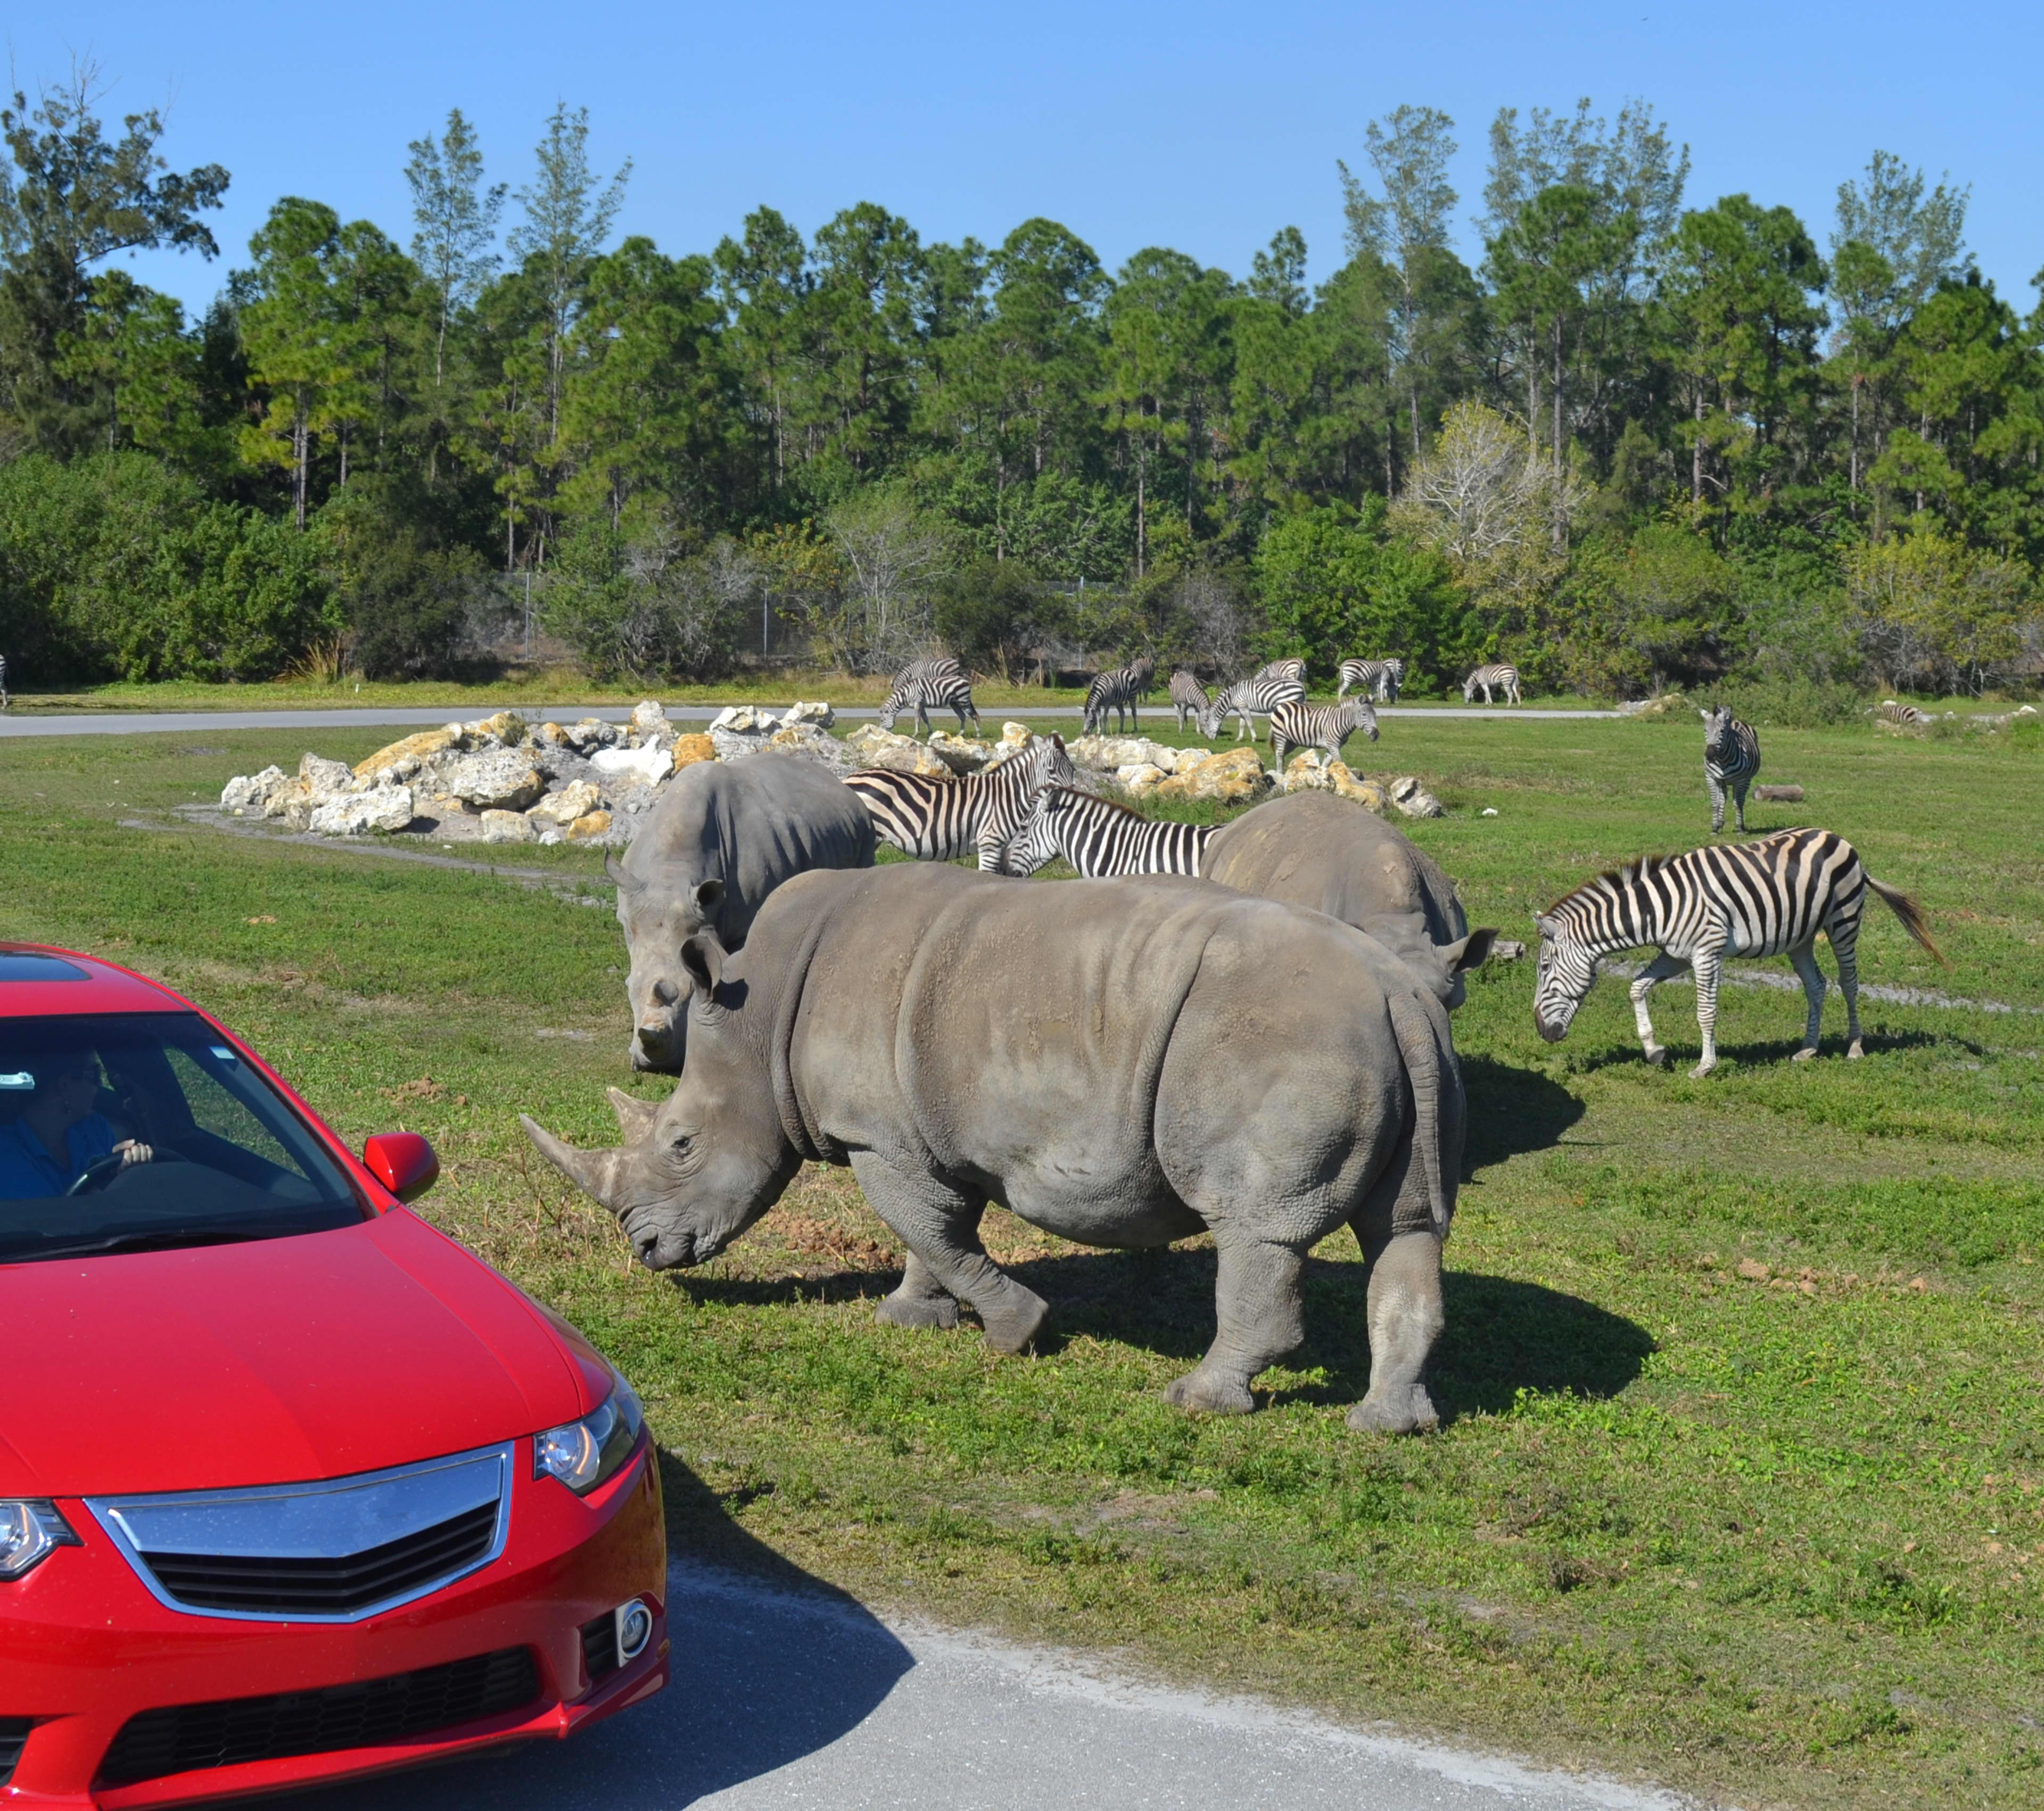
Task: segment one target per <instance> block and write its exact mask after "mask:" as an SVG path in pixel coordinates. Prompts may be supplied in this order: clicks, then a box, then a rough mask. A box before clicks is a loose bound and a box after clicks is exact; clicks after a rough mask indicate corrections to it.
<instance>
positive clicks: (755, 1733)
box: [298, 1569, 1680, 1811]
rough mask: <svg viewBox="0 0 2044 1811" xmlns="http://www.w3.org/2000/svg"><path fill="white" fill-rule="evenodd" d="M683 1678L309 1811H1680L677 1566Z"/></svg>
mask: <svg viewBox="0 0 2044 1811" xmlns="http://www.w3.org/2000/svg"><path fill="white" fill-rule="evenodd" d="M672 1586H673V1589H672V1594H671V1596H670V1604H671V1605H672V1615H671V1620H670V1632H671V1636H672V1639H673V1641H674V1656H675V1666H674V1683H673V1685H672V1686H670V1688H669V1689H668V1690H667V1691H666V1692H664V1693H663V1694H661V1695H660V1696H659V1697H658V1698H653V1699H651V1700H650V1701H649V1702H647V1703H646V1704H644V1705H640V1706H639V1707H637V1708H636V1709H632V1710H629V1711H627V1712H625V1713H623V1714H622V1715H621V1716H619V1717H616V1718H614V1719H613V1721H610V1722H609V1723H606V1724H603V1725H599V1726H598V1727H597V1728H596V1729H592V1730H590V1731H588V1732H586V1733H585V1734H583V1735H582V1736H578V1737H577V1738H576V1739H575V1740H574V1741H572V1742H569V1743H565V1744H561V1745H559V1746H558V1747H555V1746H553V1745H551V1744H549V1745H546V1746H544V1747H542V1746H534V1747H532V1748H525V1749H521V1750H518V1751H516V1752H513V1753H511V1754H509V1755H505V1756H503V1757H501V1758H499V1759H494V1760H478V1761H473V1762H470V1763H466V1764H464V1765H462V1766H459V1767H447V1768H442V1769H440V1770H437V1771H433V1772H431V1773H428V1774H423V1775H408V1776H400V1777H398V1778H389V1779H382V1780H378V1781H376V1782H372V1783H369V1784H366V1785H363V1786H355V1787H351V1788H347V1789H344V1790H332V1791H328V1792H323V1793H320V1794H315V1795H313V1796H312V1797H309V1798H301V1799H300V1800H298V1804H299V1805H302V1806H304V1807H305V1808H306V1811H680V1808H681V1807H682V1806H701V1807H705V1808H706V1811H709V1808H714V1811H866V1808H878V1807H882V1806H886V1807H903V1808H914V1811H925V1808H927V1807H929V1806H932V1805H942V1806H944V1807H946V1808H947V1811H1046V1808H1047V1807H1051V1806H1066V1805H1071V1806H1103V1807H1106V1806H1112V1807H1113V1808H1114V1811H1208V1808H1212V1811H1247V1808H1250V1807H1255V1808H1258V1811H1294V1808H1297V1811H1308V1808H1310V1811H1323V1808H1325V1811H1335V1807H1340V1808H1342V1811H1500V1807H1504V1806H1510V1807H1513V1808H1515V1811H1592V1808H1596V1811H1650V1808H1652V1811H1673V1808H1674V1807H1676V1806H1677V1804H1678V1803H1679V1802H1680V1801H1677V1799H1675V1798H1673V1797H1672V1796H1670V1795H1669V1794H1662V1793H1659V1792H1654V1791H1647V1790H1639V1789H1636V1788H1634V1787H1630V1786H1619V1785H1617V1784H1615V1783H1612V1782H1605V1781H1600V1780H1596V1779H1584V1778H1577V1777H1573V1776H1570V1775H1561V1774H1555V1773H1548V1772H1543V1771H1535V1770H1533V1769H1531V1768H1529V1767H1523V1766H1520V1765H1519V1764H1517V1763H1512V1762H1510V1761H1502V1760H1497V1759H1489V1758H1486V1757H1484V1756H1481V1755H1470V1754H1461V1753H1458V1752H1454V1751H1453V1750H1450V1749H1445V1748H1429V1747H1424V1746H1422V1745H1420V1744H1416V1743H1412V1742H1406V1741H1401V1740H1397V1739H1396V1738H1393V1737H1389V1736H1379V1735H1366V1734H1362V1733H1358V1732H1354V1731H1352V1730H1347V1729H1339V1728H1337V1727H1335V1725H1331V1724H1329V1723H1327V1722H1324V1721H1321V1720H1320V1719H1318V1718H1316V1717H1308V1716H1305V1715H1302V1714H1299V1713H1293V1712H1288V1711H1282V1710H1278V1709H1274V1708H1273V1707H1271V1706H1270V1705H1265V1704H1261V1703H1258V1702H1254V1701H1251V1700H1247V1699H1241V1698H1208V1697H1205V1696H1201V1695H1196V1694H1192V1693H1188V1692H1179V1691H1170V1690H1159V1689H1157V1688H1155V1687H1153V1686H1146V1685H1142V1684H1139V1683H1137V1682H1134V1681H1131V1680H1129V1679H1123V1678H1119V1677H1117V1676H1116V1675H1114V1674H1113V1673H1112V1672H1110V1671H1105V1670H1102V1669H1101V1668H1098V1667H1095V1666H1093V1665H1092V1664H1090V1663H1086V1662H1084V1661H1082V1660H1081V1659H1078V1658H1077V1657H1076V1656H1071V1655H1067V1654H1062V1653H1058V1652H1053V1651H1051V1650H1047V1649H1043V1648H1026V1647H1020V1646H1017V1645H1016V1644H1012V1643H1009V1642H1005V1641H999V1640H992V1639H989V1638H988V1637H985V1636H974V1635H961V1634H957V1633H946V1632H943V1631H940V1630H936V1629H928V1628H925V1627H922V1626H920V1625H914V1624H909V1623H901V1622H890V1621H883V1620H882V1619H881V1618H880V1617H876V1616H874V1615H872V1614H871V1613H869V1612H868V1611H866V1610H865V1609H863V1607H861V1606H859V1605H858V1604H856V1603H854V1602H850V1601H849V1600H847V1599H843V1598H797V1597H792V1596H788V1595H783V1594H779V1593H777V1592H774V1591H772V1590H769V1589H767V1588H766V1587H762V1586H759V1585H755V1584H753V1583H750V1582H749V1581H747V1580H743V1579H736V1578H733V1577H731V1576H729V1575H724V1574H720V1573H714V1572H709V1571H700V1570H694V1569H686V1570H683V1569H678V1570H677V1571H676V1573H675V1575H674V1579H673V1581H672Z"/></svg>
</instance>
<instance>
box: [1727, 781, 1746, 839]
mask: <svg viewBox="0 0 2044 1811" xmlns="http://www.w3.org/2000/svg"><path fill="white" fill-rule="evenodd" d="M1749 784H1750V781H1748V779H1747V778H1746V776H1745V775H1743V774H1742V775H1741V776H1740V777H1739V778H1738V779H1736V780H1735V781H1733V782H1732V786H1731V794H1732V797H1733V799H1734V800H1735V801H1736V807H1737V812H1738V817H1739V835H1741V836H1743V835H1746V787H1747V785H1749Z"/></svg>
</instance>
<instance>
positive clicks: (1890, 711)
mask: <svg viewBox="0 0 2044 1811" xmlns="http://www.w3.org/2000/svg"><path fill="white" fill-rule="evenodd" d="M1874 714H1875V715H1876V716H1880V717H1885V719H1887V720H1888V722H1889V723H1903V724H1906V725H1911V726H1914V725H1915V724H1918V723H1928V722H1930V720H1931V713H1930V712H1928V711H1919V710H1918V709H1917V708H1916V707H1915V705H1914V704H1900V703H1898V702H1897V701H1896V700H1895V699H1892V698H1884V699H1882V700H1881V703H1880V704H1878V705H1877V706H1876V707H1875V712H1874Z"/></svg>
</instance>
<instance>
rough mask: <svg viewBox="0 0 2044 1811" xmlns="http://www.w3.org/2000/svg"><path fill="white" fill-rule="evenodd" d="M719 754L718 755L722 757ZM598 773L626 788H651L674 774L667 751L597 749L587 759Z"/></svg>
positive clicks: (656, 749)
mask: <svg viewBox="0 0 2044 1811" xmlns="http://www.w3.org/2000/svg"><path fill="white" fill-rule="evenodd" d="M722 752H723V750H718V753H719V754H722ZM589 764H590V766H592V767H594V769H596V770H597V773H609V774H614V775H615V776H616V777H617V778H619V779H621V780H622V781H624V783H625V784H626V785H634V786H651V785H657V784H658V783H659V781H663V780H664V779H666V778H667V776H668V775H669V774H670V773H673V772H674V754H673V753H672V752H671V751H670V750H667V749H664V748H657V747H652V746H647V747H645V748H600V749H598V750H597V751H596V753H595V754H592V755H591V756H590V758H589Z"/></svg>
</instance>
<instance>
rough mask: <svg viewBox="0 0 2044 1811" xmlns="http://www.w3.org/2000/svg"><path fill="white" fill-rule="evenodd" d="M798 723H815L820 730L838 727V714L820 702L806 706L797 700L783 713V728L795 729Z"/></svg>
mask: <svg viewBox="0 0 2044 1811" xmlns="http://www.w3.org/2000/svg"><path fill="white" fill-rule="evenodd" d="M797 723H814V724H815V725H816V727H817V728H818V729H820V730H828V729H835V728H836V727H837V712H835V711H833V710H832V708H830V706H829V705H828V704H824V703H821V702H820V701H817V702H812V703H809V704H805V703H804V702H803V701H802V700H801V699H800V698H797V700H795V701H794V703H793V704H790V706H789V707H788V708H787V709H786V710H785V711H783V712H782V713H781V727H782V728H783V729H793V727H795V725H796V724H797Z"/></svg>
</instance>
